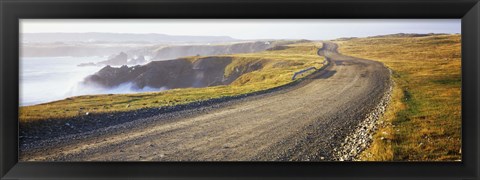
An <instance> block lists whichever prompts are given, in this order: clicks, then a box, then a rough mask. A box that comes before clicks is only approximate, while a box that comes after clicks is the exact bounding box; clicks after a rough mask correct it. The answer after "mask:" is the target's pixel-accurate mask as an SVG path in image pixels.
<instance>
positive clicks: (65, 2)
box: [0, 0, 480, 180]
mask: <svg viewBox="0 0 480 180" xmlns="http://www.w3.org/2000/svg"><path fill="white" fill-rule="evenodd" d="M22 18H31V19H43V18H45V19H49V18H53V19H60V18H61V19H63V18H65V19H68V18H73V19H77V18H81V19H84V18H86V19H88V18H107V19H121V18H128V19H132V18H215V19H217V18H219V19H228V18H242V19H252V18H267V19H269V18H273V19H278V18H287V19H292V18H294V19H295V18H305V19H315V18H322V19H324V18H353V19H361V18H370V19H371V18H373V19H378V18H402V19H415V18H433V19H438V18H461V19H462V80H463V81H462V137H463V138H462V145H463V147H462V148H463V149H462V153H463V155H462V156H463V157H462V159H463V161H462V162H318V163H315V162H195V163H194V162H104V163H102V162H55V163H53V162H18V146H17V142H18V138H17V134H18V96H19V91H18V90H19V88H18V76H19V69H18V67H19V64H18V60H19V53H18V52H19V19H22ZM0 19H1V20H0V27H1V28H0V34H1V36H0V42H1V44H0V46H1V47H0V54H1V57H0V58H1V60H0V68H1V70H0V72H1V75H0V76H1V78H0V123H1V124H0V151H1V153H0V161H1V162H0V178H1V179H67V178H74V179H100V178H101V179H106V178H111V179H132V178H137V179H142V178H155V179H162V178H164V179H168V178H182V179H207V178H209V179H211V178H216V179H232V178H235V179H265V178H270V179H284V178H286V179H306V178H308V179H320V178H322V179H472V180H473V179H479V178H480V174H479V168H480V166H479V164H480V159H479V158H480V143H479V140H480V138H479V129H480V126H479V125H480V123H479V107H478V104H479V102H480V96H479V92H480V91H479V90H480V89H479V86H480V83H479V75H480V74H479V71H480V66H479V60H480V58H479V55H480V54H479V52H480V51H479V50H480V46H479V43H480V36H479V35H480V31H479V25H480V24H479V23H480V3H479V2H478V0H335V1H333V0H300V1H294V0H288V1H287V0H284V1H282V0H258V1H254V0H244V1H238V0H200V1H193V0H177V1H173V0H160V1H151V0H141V1H135V0H115V1H113V0H112V1H110V0H36V1H34V0H0Z"/></svg>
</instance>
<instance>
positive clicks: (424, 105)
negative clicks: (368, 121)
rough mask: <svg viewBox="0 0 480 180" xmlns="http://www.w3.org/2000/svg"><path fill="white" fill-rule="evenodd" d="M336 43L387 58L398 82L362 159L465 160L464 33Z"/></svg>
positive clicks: (346, 50)
mask: <svg viewBox="0 0 480 180" xmlns="http://www.w3.org/2000/svg"><path fill="white" fill-rule="evenodd" d="M336 43H338V44H339V47H340V49H339V50H340V52H341V53H343V54H345V55H350V56H355V57H360V58H365V59H371V60H376V61H380V62H383V63H384V64H385V65H386V66H387V67H388V68H390V69H391V70H392V78H393V80H394V82H395V85H394V89H393V93H392V100H391V102H390V105H389V106H388V108H387V111H386V113H385V115H384V117H383V118H382V119H380V121H379V122H380V124H379V129H378V130H377V132H376V134H375V135H374V137H373V142H372V144H371V146H370V147H369V148H368V149H367V150H365V151H364V152H363V153H362V154H361V155H360V156H361V157H360V158H361V160H368V161H404V160H410V161H444V160H447V161H448V160H452V161H453V160H461V84H462V79H461V36H460V35H458V34H457V35H430V36H424V37H404V36H397V37H396V36H382V37H369V38H353V39H347V40H338V41H336Z"/></svg>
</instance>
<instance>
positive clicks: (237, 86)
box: [19, 41, 324, 123]
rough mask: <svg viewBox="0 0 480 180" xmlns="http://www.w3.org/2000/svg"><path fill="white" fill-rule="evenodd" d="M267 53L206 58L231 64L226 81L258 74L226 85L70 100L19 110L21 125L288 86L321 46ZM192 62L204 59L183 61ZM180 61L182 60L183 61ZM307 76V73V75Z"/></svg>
mask: <svg viewBox="0 0 480 180" xmlns="http://www.w3.org/2000/svg"><path fill="white" fill-rule="evenodd" d="M278 44H279V45H278V46H275V47H273V48H271V49H270V50H267V51H262V52H257V53H244V54H233V55H218V56H208V57H209V58H215V57H219V58H222V57H230V58H232V62H231V63H230V64H229V65H228V66H226V67H225V70H224V74H225V77H228V76H229V75H230V74H231V73H234V71H238V70H242V69H245V68H248V67H249V66H251V65H253V64H255V66H259V67H261V68H260V69H258V70H255V71H251V72H248V73H245V74H242V75H241V76H240V77H238V78H237V79H236V80H235V81H233V82H232V83H230V84H229V85H219V86H210V87H205V88H181V89H171V90H166V91H162V92H150V93H137V94H105V95H85V96H77V97H71V98H67V99H64V100H60V101H54V102H49V103H44V104H39V105H33V106H25V107H20V110H19V120H20V122H21V123H25V122H30V121H42V120H52V119H61V118H70V117H75V116H83V115H86V112H88V113H89V114H94V113H110V112H126V111H132V110H137V109H141V108H158V107H163V106H175V105H179V104H186V103H190V102H195V101H201V100H207V99H212V98H220V97H226V96H234V95H240V94H245V93H251V92H256V91H261V90H267V89H271V88H274V87H278V86H281V85H285V84H288V83H290V82H292V79H291V78H292V75H293V74H294V72H296V71H299V70H302V69H305V68H308V67H312V66H313V67H316V68H320V67H321V66H323V62H324V58H323V57H320V56H318V55H317V50H318V48H321V46H322V44H321V43H318V42H310V41H296V42H295V43H293V44H288V43H284V42H283V43H278ZM185 58H187V59H188V60H190V61H192V62H195V61H197V60H199V59H202V58H206V56H191V57H185ZM185 58H182V59H185ZM309 73H311V72H309Z"/></svg>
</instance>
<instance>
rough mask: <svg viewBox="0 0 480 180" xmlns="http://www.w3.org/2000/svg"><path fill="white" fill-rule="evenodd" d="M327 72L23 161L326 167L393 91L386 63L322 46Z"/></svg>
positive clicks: (106, 132) (30, 154) (120, 128)
mask: <svg viewBox="0 0 480 180" xmlns="http://www.w3.org/2000/svg"><path fill="white" fill-rule="evenodd" d="M319 54H320V55H325V56H326V57H327V58H328V59H329V60H330V61H331V63H330V65H329V67H327V68H326V69H324V70H322V71H319V72H316V73H315V74H313V75H311V76H309V77H307V78H308V79H306V80H304V81H302V82H301V83H300V84H298V85H296V86H294V87H291V88H288V89H285V90H281V91H278V92H274V93H269V94H265V95H259V96H253V97H248V98H245V99H242V100H236V101H233V102H229V104H228V105H225V106H221V107H218V108H210V109H205V110H202V111H196V112H195V113H191V112H176V113H172V114H168V115H159V116H156V117H151V118H144V119H139V120H135V121H133V122H131V123H126V124H120V125H117V127H109V128H105V129H102V130H100V131H98V132H101V133H99V134H98V135H95V136H91V137H78V136H76V137H75V136H72V137H71V139H70V140H67V141H65V142H64V143H60V145H58V144H57V145H55V147H42V148H40V149H32V150H29V151H26V152H22V153H21V156H20V158H21V160H27V161H28V160H47V161H84V160H90V161H105V160H107V161H125V160H132V161H138V160H140V161H152V160H153V161H251V160H253V161H307V160H309V161H321V160H330V159H332V158H333V155H332V153H333V149H334V148H338V147H339V146H340V143H341V141H342V140H343V139H344V138H345V137H346V136H347V135H348V134H349V133H351V132H352V131H353V130H354V128H355V127H356V125H357V124H358V123H359V122H361V121H362V120H363V119H364V117H365V115H366V114H367V113H368V112H369V111H371V110H372V108H373V107H374V106H375V105H376V104H378V102H379V100H380V98H381V96H382V95H383V93H384V92H385V91H386V90H387V89H388V86H389V83H388V82H389V72H388V69H386V68H385V67H384V66H383V65H382V64H381V63H378V62H374V61H369V60H363V59H358V58H353V57H347V56H343V55H340V54H339V53H337V46H336V45H335V44H333V43H325V45H324V49H322V50H320V51H319Z"/></svg>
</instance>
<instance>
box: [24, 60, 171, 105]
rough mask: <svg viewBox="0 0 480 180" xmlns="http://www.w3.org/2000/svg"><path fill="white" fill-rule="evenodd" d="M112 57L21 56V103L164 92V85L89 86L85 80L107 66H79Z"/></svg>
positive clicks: (29, 103) (32, 103)
mask: <svg viewBox="0 0 480 180" xmlns="http://www.w3.org/2000/svg"><path fill="white" fill-rule="evenodd" d="M107 58H108V57H97V56H95V57H22V58H21V59H20V75H19V78H20V79H19V86H20V87H19V89H20V97H19V104H20V106H30V105H36V104H41V103H47V102H52V101H57V100H62V99H65V98H68V97H74V96H80V95H93V94H126V93H138V92H152V91H161V90H163V89H161V88H150V87H145V88H143V89H133V88H132V85H131V83H124V84H121V85H119V86H118V87H115V88H109V89H105V88H102V87H85V86H83V85H82V83H81V82H82V81H83V80H84V79H85V77H87V76H89V75H92V74H94V73H96V72H97V71H99V70H100V69H102V68H103V66H83V67H79V66H77V65H78V64H80V63H89V62H94V63H96V62H99V61H104V60H106V59H107Z"/></svg>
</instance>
